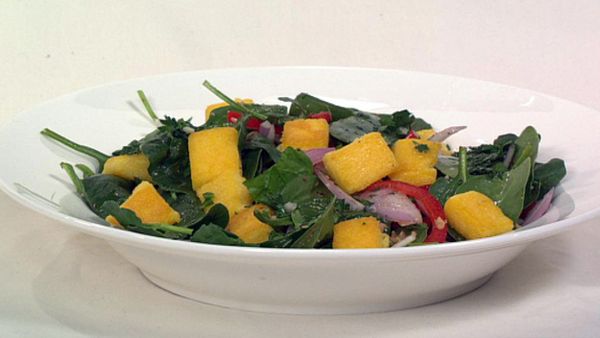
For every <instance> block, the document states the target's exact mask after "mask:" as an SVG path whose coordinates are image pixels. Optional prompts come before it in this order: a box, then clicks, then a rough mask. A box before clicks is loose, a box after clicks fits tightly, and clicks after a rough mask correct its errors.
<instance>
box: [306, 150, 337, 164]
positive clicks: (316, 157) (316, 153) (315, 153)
mask: <svg viewBox="0 0 600 338" xmlns="http://www.w3.org/2000/svg"><path fill="white" fill-rule="evenodd" d="M334 150H335V148H315V149H311V150H305V151H304V153H305V154H306V155H307V156H308V157H309V158H310V160H311V161H312V163H313V165H315V164H319V163H321V162H322V161H323V156H325V154H327V153H328V152H331V151H334Z"/></svg>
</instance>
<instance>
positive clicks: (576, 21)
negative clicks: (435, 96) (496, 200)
mask: <svg viewBox="0 0 600 338" xmlns="http://www.w3.org/2000/svg"><path fill="white" fill-rule="evenodd" d="M599 14H600V2H598V1H576V2H570V1H520V2H514V4H513V5H508V4H507V3H506V2H497V1H489V2H484V1H465V2H460V3H459V2H456V1H452V2H451V1H426V2H418V1H404V2H392V1H373V2H367V1H362V2H361V1H349V0H345V1H329V2H325V1H302V2H301V1H205V2H196V1H176V2H175V1H174V2H168V1H126V2H124V1H116V0H115V1H102V2H96V1H87V2H86V1H83V2H66V1H65V2H60V1H59V2H39V1H23V0H21V1H19V0H4V1H2V2H1V3H0V57H1V60H2V62H0V76H1V80H0V93H1V94H0V97H1V100H0V123H2V121H6V120H8V119H10V118H11V116H13V115H14V114H16V113H17V112H18V111H21V110H25V109H28V108H30V107H32V106H34V105H36V104H38V103H41V102H43V101H44V100H46V99H49V98H52V97H55V96H58V95H61V94H64V93H68V92H70V91H73V90H76V89H80V88H83V87H89V86H94V85H99V84H102V83H105V82H110V81H114V80H120V79H127V78H132V77H138V76H145V75H152V74H157V73H165V72H175V71H186V70H196V69H204V68H223V67H242V66H272V65H341V66H366V67H383V68H399V69H408V70H420V71H429V72H438V73H446V74H452V75H459V76H465V77H472V78H478V79H484V80H490V81H496V82H502V83H507V84H511V85H516V86H522V87H527V88H531V89H535V90H539V91H542V92H546V93H549V94H553V95H556V96H561V97H564V98H566V99H570V100H573V101H577V102H580V103H583V104H585V105H588V106H590V107H594V108H596V109H600V90H598V88H600V63H599V62H598V60H600V39H599V38H598V36H599V33H600V21H599V20H598V17H599ZM565 119H566V121H567V122H568V116H567V117H565ZM15 142H18V140H15ZM595 151H597V150H595ZM32 156H35V154H32ZM1 163H2V165H10V164H9V163H10V159H2V162H1ZM0 215H2V217H1V218H0V336H2V337H11V336H28V337H29V336H44V337H68V336H125V335H129V336H171V337H175V336H183V335H186V336H216V337H232V336H244V337H255V336H256V337H284V336H285V337H296V336H298V337H300V336H313V337H315V336H317V337H318V336H344V337H393V336H399V335H400V334H405V335H408V336H416V337H421V336H435V337H462V336H465V335H467V336H492V337H495V336H497V337H507V336H509V337H550V336H551V337H566V336H568V337H596V336H599V335H600V269H598V266H600V250H599V249H598V243H599V242H600V234H599V232H600V230H599V228H598V226H599V224H598V223H599V222H598V221H597V220H596V221H594V222H589V223H587V224H584V225H581V226H579V227H577V228H575V229H573V230H571V231H569V232H567V233H564V234H562V235H559V236H556V237H553V238H549V239H546V240H543V241H540V242H537V243H535V244H533V245H532V246H531V247H529V248H528V249H527V250H526V251H525V252H524V253H523V254H522V255H521V256H519V257H518V258H517V259H516V260H515V261H514V262H512V263H511V264H509V265H508V266H506V267H505V268H503V269H502V270H500V271H499V272H498V273H497V274H496V275H495V276H494V277H493V278H492V279H491V280H490V281H489V282H488V283H487V284H485V285H484V286H483V287H481V288H480V289H478V290H476V291H474V292H472V293H470V294H467V295H465V296H462V297H459V298H456V299H453V300H450V301H447V302H444V303H440V304H435V305H430V306H425V307H421V308H417V309H411V310H405V311H399V312H391V313H384V314H372V315H362V316H321V317H317V316H284V315H267V314H257V313H248V312H241V311H235V310H229V309H223V308H218V307H213V306H208V305H204V304H201V303H197V302H194V301H190V300H186V299H183V298H180V297H178V296H175V295H172V294H170V293H168V292H166V291H164V290H161V289H159V288H157V287H155V286H153V285H152V284H151V283H150V282H148V281H147V280H146V279H145V278H144V277H143V276H141V274H140V273H139V272H138V271H137V269H136V268H135V267H134V266H133V265H131V264H130V263H128V262H127V261H125V260H124V259H123V258H121V257H120V256H119V255H118V254H117V253H116V252H115V251H113V250H112V249H111V247H110V246H109V245H108V244H107V243H106V242H104V241H103V240H99V239H96V238H94V237H90V236H87V235H83V234H80V233H77V232H75V231H73V230H71V229H69V228H68V227H66V226H63V225H61V224H59V223H57V222H55V221H52V220H50V219H47V218H44V217H42V216H40V215H37V214H35V213H33V212H31V211H29V210H27V209H25V208H23V207H21V206H19V205H17V204H16V203H15V202H13V201H12V200H10V199H9V198H8V197H7V196H6V195H4V194H2V193H0Z"/></svg>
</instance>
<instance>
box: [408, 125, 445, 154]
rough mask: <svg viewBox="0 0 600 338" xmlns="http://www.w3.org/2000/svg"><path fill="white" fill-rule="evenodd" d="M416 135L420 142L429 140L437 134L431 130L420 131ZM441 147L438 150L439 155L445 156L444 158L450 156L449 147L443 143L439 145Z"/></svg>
mask: <svg viewBox="0 0 600 338" xmlns="http://www.w3.org/2000/svg"><path fill="white" fill-rule="evenodd" d="M416 133H417V135H419V137H420V138H421V139H422V140H429V138H430V137H431V136H433V135H435V134H436V133H437V132H436V131H435V130H433V129H422V130H419V131H417V132H416ZM440 144H441V145H442V146H441V148H440V155H446V156H450V155H452V151H451V150H450V147H449V146H448V145H447V144H445V143H440Z"/></svg>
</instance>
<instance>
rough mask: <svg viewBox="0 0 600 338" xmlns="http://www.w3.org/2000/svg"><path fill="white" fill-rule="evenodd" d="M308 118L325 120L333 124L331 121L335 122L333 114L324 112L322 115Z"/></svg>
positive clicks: (317, 114)
mask: <svg viewBox="0 0 600 338" xmlns="http://www.w3.org/2000/svg"><path fill="white" fill-rule="evenodd" d="M308 118H309V119H323V120H325V121H327V123H331V121H332V120H333V117H332V116H331V113H330V112H328V111H322V112H320V113H316V114H312V115H309V116H308Z"/></svg>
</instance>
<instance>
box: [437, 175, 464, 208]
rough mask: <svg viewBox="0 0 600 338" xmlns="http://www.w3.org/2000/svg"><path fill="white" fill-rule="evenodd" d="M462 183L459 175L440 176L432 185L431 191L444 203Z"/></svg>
mask: <svg viewBox="0 0 600 338" xmlns="http://www.w3.org/2000/svg"><path fill="white" fill-rule="evenodd" d="M461 184H462V181H461V180H460V179H459V178H458V177H455V178H448V177H440V178H438V179H437V180H436V181H435V182H434V183H433V184H432V185H431V187H430V188H429V192H430V193H431V194H432V195H433V196H435V198H437V199H438V201H440V203H441V204H442V205H444V204H446V201H447V200H448V199H449V198H450V197H452V195H455V194H456V189H458V187H459V186H460V185H461Z"/></svg>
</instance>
